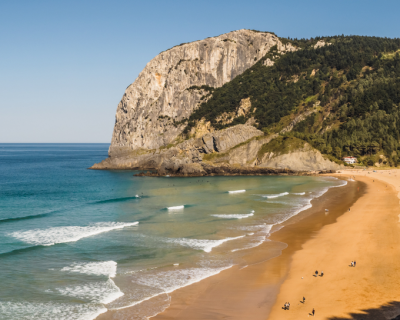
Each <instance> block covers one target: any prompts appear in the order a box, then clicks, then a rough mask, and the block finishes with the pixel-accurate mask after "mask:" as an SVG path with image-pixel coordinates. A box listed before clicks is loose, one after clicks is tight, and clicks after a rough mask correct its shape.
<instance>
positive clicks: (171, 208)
mask: <svg viewBox="0 0 400 320" xmlns="http://www.w3.org/2000/svg"><path fill="white" fill-rule="evenodd" d="M184 208H185V206H175V207H167V209H168V210H182V209H184Z"/></svg>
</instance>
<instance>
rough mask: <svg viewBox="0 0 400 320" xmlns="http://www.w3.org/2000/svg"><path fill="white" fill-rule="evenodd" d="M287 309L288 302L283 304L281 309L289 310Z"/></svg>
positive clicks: (288, 306)
mask: <svg viewBox="0 0 400 320" xmlns="http://www.w3.org/2000/svg"><path fill="white" fill-rule="evenodd" d="M289 308H290V303H289V302H285V304H284V305H283V309H285V310H289Z"/></svg>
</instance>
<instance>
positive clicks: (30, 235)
mask: <svg viewBox="0 0 400 320" xmlns="http://www.w3.org/2000/svg"><path fill="white" fill-rule="evenodd" d="M137 224H139V222H129V223H126V222H100V223H95V224H93V225H90V226H87V227H79V226H68V227H54V228H48V229H33V230H29V231H16V232H12V233H9V234H8V235H10V236H12V237H14V238H16V239H18V240H21V241H23V242H26V243H29V244H34V245H43V246H51V245H53V244H56V243H65V242H74V241H78V240H79V239H82V238H86V237H90V236H94V235H97V234H99V233H103V232H108V231H111V230H116V229H122V228H125V227H130V226H135V225H137Z"/></svg>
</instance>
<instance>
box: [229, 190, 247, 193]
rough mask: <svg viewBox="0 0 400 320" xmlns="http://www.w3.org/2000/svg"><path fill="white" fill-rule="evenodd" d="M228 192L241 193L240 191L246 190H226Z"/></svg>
mask: <svg viewBox="0 0 400 320" xmlns="http://www.w3.org/2000/svg"><path fill="white" fill-rule="evenodd" d="M228 192H229V193H231V194H232V193H242V192H246V190H233V191H228Z"/></svg>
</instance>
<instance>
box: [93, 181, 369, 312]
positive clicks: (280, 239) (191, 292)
mask: <svg viewBox="0 0 400 320" xmlns="http://www.w3.org/2000/svg"><path fill="white" fill-rule="evenodd" d="M365 189H366V188H365V184H364V183H362V182H354V183H351V184H350V183H349V184H348V185H347V186H344V187H340V188H331V189H329V191H328V192H327V193H326V194H324V195H323V196H322V197H320V198H318V199H315V200H313V201H312V205H313V207H312V208H310V209H308V210H306V211H303V212H302V213H300V214H299V215H297V216H295V217H293V218H291V219H289V220H288V221H286V222H285V223H284V224H283V225H284V227H283V228H281V229H280V230H278V231H276V232H274V233H273V234H272V235H271V236H270V241H267V242H265V243H264V244H262V245H260V246H259V247H257V248H254V249H250V250H248V252H249V253H248V255H247V256H246V257H245V258H244V261H243V263H242V264H241V265H238V266H234V267H232V268H231V269H228V270H226V271H223V272H221V273H220V274H218V275H216V276H213V277H210V278H207V279H205V280H202V281H200V282H199V283H195V284H192V285H190V286H188V287H184V288H181V289H179V290H176V291H174V292H173V293H172V294H170V295H169V296H167V295H165V297H164V298H163V299H164V300H165V299H169V300H170V306H169V307H168V308H167V309H166V310H165V311H164V312H162V313H160V314H158V315H156V316H155V317H153V318H152V319H160V320H161V319H163V320H164V319H185V320H187V319H190V320H197V319H199V320H200V319H241V320H243V319H254V320H257V319H266V318H267V317H268V314H269V312H270V311H271V308H272V306H273V305H274V303H275V301H276V298H277V294H278V292H279V288H280V286H281V285H282V283H283V281H284V279H285V278H286V277H287V275H288V272H289V266H290V261H291V258H292V256H293V254H294V253H295V252H297V251H298V250H300V249H301V248H302V245H303V244H304V243H305V242H307V241H308V240H310V239H312V238H313V237H315V236H316V234H317V233H318V231H319V230H320V229H321V228H322V227H323V226H326V225H329V224H332V223H335V222H336V220H337V218H338V217H340V216H341V215H342V214H343V213H345V212H346V211H347V209H348V207H349V206H352V205H353V204H354V202H355V201H357V199H358V198H359V197H360V196H361V195H362V194H364V193H365ZM325 208H329V212H325ZM279 227H282V226H277V228H279ZM277 228H275V229H277ZM144 304H146V302H144ZM143 307H144V306H143ZM135 313H136V310H134V309H133V308H126V309H123V310H120V311H108V312H106V313H104V314H102V315H100V316H99V317H98V318H97V319H100V320H105V319H122V318H124V319H125V318H127V319H131V318H132V319H135V317H130V316H129V315H131V316H133V315H134V314H135Z"/></svg>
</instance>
